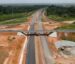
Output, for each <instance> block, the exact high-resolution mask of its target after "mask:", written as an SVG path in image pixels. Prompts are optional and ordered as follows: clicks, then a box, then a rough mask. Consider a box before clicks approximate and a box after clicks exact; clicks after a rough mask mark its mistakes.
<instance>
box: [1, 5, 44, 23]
mask: <svg viewBox="0 0 75 64" xmlns="http://www.w3.org/2000/svg"><path fill="white" fill-rule="evenodd" d="M41 7H43V6H39V5H29V6H27V5H0V22H2V21H5V20H10V19H14V18H21V17H28V16H30V15H31V14H32V13H33V12H34V11H36V10H37V9H40V8H41Z"/></svg>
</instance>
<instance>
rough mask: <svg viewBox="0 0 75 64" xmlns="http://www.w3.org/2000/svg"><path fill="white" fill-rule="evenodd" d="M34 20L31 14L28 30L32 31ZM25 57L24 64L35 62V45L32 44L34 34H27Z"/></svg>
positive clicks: (33, 63)
mask: <svg viewBox="0 0 75 64" xmlns="http://www.w3.org/2000/svg"><path fill="white" fill-rule="evenodd" d="M34 22H35V17H34V15H33V18H32V23H31V25H30V30H29V32H31V31H34ZM27 50H28V51H27V59H26V64H35V46H34V36H29V38H28V45H27Z"/></svg>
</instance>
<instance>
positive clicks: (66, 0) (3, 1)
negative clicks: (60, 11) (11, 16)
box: [0, 0, 75, 4]
mask: <svg viewBox="0 0 75 64" xmlns="http://www.w3.org/2000/svg"><path fill="white" fill-rule="evenodd" d="M7 3H75V0H0V4H7Z"/></svg>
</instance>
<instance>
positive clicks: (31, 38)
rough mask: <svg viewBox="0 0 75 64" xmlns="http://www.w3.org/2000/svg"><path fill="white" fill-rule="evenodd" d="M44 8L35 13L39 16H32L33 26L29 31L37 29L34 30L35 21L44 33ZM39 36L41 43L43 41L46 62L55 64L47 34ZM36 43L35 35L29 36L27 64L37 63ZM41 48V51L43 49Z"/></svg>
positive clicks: (46, 63)
mask: <svg viewBox="0 0 75 64" xmlns="http://www.w3.org/2000/svg"><path fill="white" fill-rule="evenodd" d="M42 14H43V13H42V10H39V11H37V12H36V13H35V15H36V16H37V17H36V16H35V15H34V16H33V18H32V23H31V25H30V26H31V28H30V30H29V32H31V31H33V32H34V31H35V30H34V25H35V23H37V24H38V26H39V27H38V30H42V33H44V30H43V27H42V20H41V19H42V18H41V17H42ZM39 38H40V39H41V43H42V45H41V46H42V47H43V49H42V50H43V51H44V59H45V62H44V63H45V64H54V63H53V59H52V54H51V52H50V50H49V48H48V44H47V40H46V37H45V36H39ZM35 48H36V47H35V44H34V36H29V38H28V46H27V50H28V51H27V60H26V64H36V63H35V62H36V57H35V55H36V53H35ZM42 50H41V51H42Z"/></svg>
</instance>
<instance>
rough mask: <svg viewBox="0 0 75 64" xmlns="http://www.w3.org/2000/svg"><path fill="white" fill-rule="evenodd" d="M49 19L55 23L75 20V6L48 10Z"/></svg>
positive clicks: (52, 6) (53, 7)
mask: <svg viewBox="0 0 75 64" xmlns="http://www.w3.org/2000/svg"><path fill="white" fill-rule="evenodd" d="M47 16H48V18H50V19H52V20H55V21H69V20H75V6H55V5H51V6H49V7H48V8H47Z"/></svg>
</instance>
